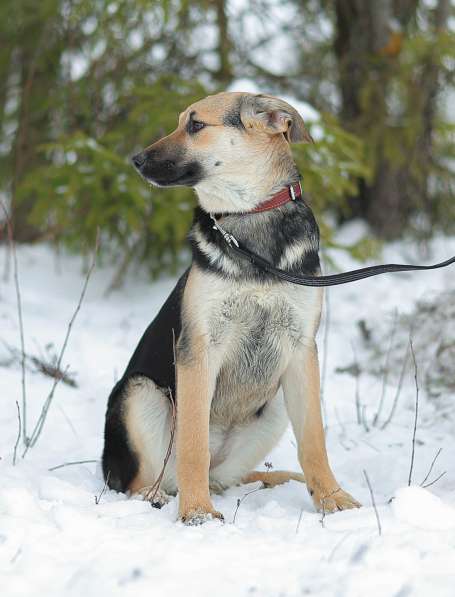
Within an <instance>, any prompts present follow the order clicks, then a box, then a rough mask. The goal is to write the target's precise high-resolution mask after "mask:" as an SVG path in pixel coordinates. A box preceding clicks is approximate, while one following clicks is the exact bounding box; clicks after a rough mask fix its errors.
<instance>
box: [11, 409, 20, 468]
mask: <svg viewBox="0 0 455 597" xmlns="http://www.w3.org/2000/svg"><path fill="white" fill-rule="evenodd" d="M16 408H17V421H18V426H17V437H16V443H15V444H14V453H13V466H16V459H17V447H18V446H19V442H20V441H21V429H22V424H21V409H20V407H19V402H18V401H17V400H16Z"/></svg>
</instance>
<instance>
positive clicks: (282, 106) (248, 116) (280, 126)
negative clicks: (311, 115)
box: [240, 94, 314, 143]
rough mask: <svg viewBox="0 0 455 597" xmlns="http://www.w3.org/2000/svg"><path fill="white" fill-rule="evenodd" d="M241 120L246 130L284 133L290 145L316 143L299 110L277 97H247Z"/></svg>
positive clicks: (243, 105)
mask: <svg viewBox="0 0 455 597" xmlns="http://www.w3.org/2000/svg"><path fill="white" fill-rule="evenodd" d="M240 118H241V119H242V122H243V125H244V126H245V128H258V129H260V130H263V131H264V132H266V133H269V134H271V135H276V134H278V133H280V134H281V133H282V134H283V135H284V136H285V138H286V140H287V141H288V143H314V141H313V139H312V137H311V135H310V134H309V132H308V131H307V130H306V128H305V124H304V122H303V118H302V117H301V116H300V114H299V113H298V112H297V110H296V109H295V108H293V107H292V106H291V105H289V104H288V103H287V102H285V101H283V100H281V99H279V98H277V97H273V96H271V95H262V94H261V95H245V96H244V97H243V98H242V103H241V108H240Z"/></svg>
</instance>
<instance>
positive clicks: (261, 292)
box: [206, 284, 319, 386]
mask: <svg viewBox="0 0 455 597" xmlns="http://www.w3.org/2000/svg"><path fill="white" fill-rule="evenodd" d="M312 290H313V289H304V288H298V287H291V285H285V284H271V285H263V286H260V285H251V286H247V287H245V286H241V285H238V286H234V287H232V286H228V285H226V284H221V285H220V286H219V287H218V288H217V289H216V291H214V292H213V294H212V297H211V300H210V302H209V309H208V312H207V314H206V318H207V319H206V324H207V328H206V329H207V330H208V333H209V338H210V343H211V350H214V351H220V354H222V358H221V363H222V368H223V369H224V371H225V372H226V371H227V370H228V371H229V374H230V375H232V378H233V379H235V380H236V382H237V383H239V384H243V385H247V386H253V385H255V386H264V385H270V384H272V385H273V384H276V383H277V380H278V378H279V377H280V375H281V374H282V372H283V370H284V368H285V367H286V365H287V363H288V361H289V358H290V355H291V353H292V351H293V350H294V349H295V347H296V345H297V344H298V343H299V342H301V341H302V339H303V337H304V336H305V335H313V329H314V320H315V317H318V316H319V315H318V313H317V311H318V306H319V301H318V297H317V294H315V293H314V292H312Z"/></svg>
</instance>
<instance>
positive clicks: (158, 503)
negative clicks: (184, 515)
mask: <svg viewBox="0 0 455 597" xmlns="http://www.w3.org/2000/svg"><path fill="white" fill-rule="evenodd" d="M136 495H139V496H141V497H142V499H144V500H146V501H148V502H150V505H151V506H152V507H153V508H158V509H160V508H162V507H163V506H165V505H166V504H167V503H168V502H169V501H170V499H171V496H170V495H168V494H167V493H165V492H164V491H163V490H162V489H158V491H156V490H152V489H151V488H150V487H143V488H142V489H140V490H139V491H138V492H137V494H136Z"/></svg>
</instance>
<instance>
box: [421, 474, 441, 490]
mask: <svg viewBox="0 0 455 597" xmlns="http://www.w3.org/2000/svg"><path fill="white" fill-rule="evenodd" d="M445 474H447V471H444V472H443V473H441V474H440V475H439V476H437V477H436V479H435V480H434V481H431V483H427V484H426V485H422V487H423V488H424V489H426V488H427V487H431V486H432V485H434V484H435V483H437V482H438V481H439V479H442V477H443V476H444V475H445Z"/></svg>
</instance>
